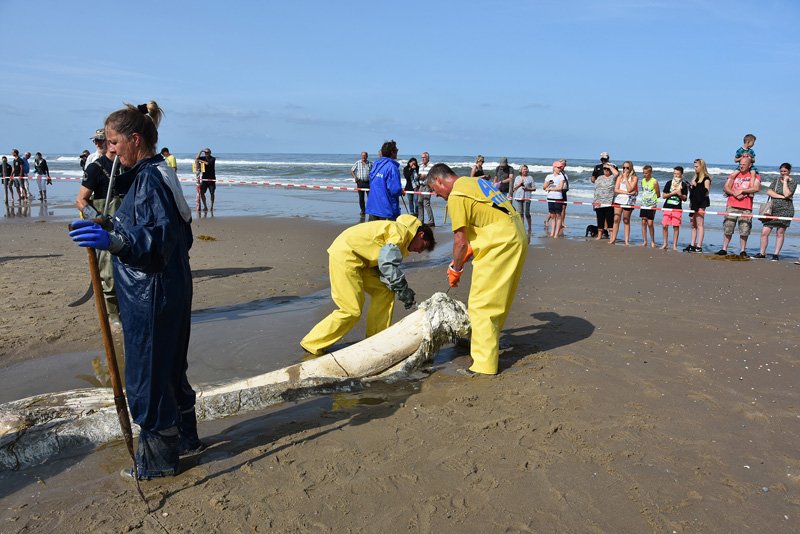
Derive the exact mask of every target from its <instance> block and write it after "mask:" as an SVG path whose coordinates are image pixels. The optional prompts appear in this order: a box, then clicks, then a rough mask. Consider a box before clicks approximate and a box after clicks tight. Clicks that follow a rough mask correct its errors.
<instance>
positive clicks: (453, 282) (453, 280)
mask: <svg viewBox="0 0 800 534" xmlns="http://www.w3.org/2000/svg"><path fill="white" fill-rule="evenodd" d="M463 272H464V269H461V270H460V271H456V270H455V269H453V263H452V262H451V263H450V265H449V266H448V267H447V278H448V279H449V280H450V287H458V281H459V280H460V279H461V275H462V274H463Z"/></svg>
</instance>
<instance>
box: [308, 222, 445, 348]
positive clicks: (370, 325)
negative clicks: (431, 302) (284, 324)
mask: <svg viewBox="0 0 800 534" xmlns="http://www.w3.org/2000/svg"><path fill="white" fill-rule="evenodd" d="M435 245H436V240H435V239H434V237H433V231H432V230H431V229H430V227H429V226H428V225H425V224H422V223H421V222H420V220H419V219H417V218H416V217H414V216H413V215H400V216H399V217H398V218H397V220H396V221H372V222H367V223H361V224H358V225H356V226H353V227H351V228H348V229H347V230H345V231H344V232H342V233H341V234H339V237H337V238H336V239H335V240H334V241H333V244H331V246H330V248H329V249H328V266H329V269H328V270H329V271H330V277H331V297H333V302H334V303H336V305H337V306H338V307H339V309H338V310H336V311H334V312H332V313H331V314H330V315H328V316H327V317H326V318H325V319H323V320H322V321H320V322H319V323H318V324H317V326H315V327H314V328H313V329H312V330H311V332H309V333H308V334H307V335H306V337H304V338H303V340H302V341H300V345H301V346H302V347H303V348H304V349H305V350H307V351H308V352H310V353H312V354H316V355H319V354H324V353H325V351H326V349H327V348H328V347H330V346H331V345H333V344H334V343H336V342H337V341H339V340H340V339H342V337H344V335H345V334H346V333H347V332H349V331H350V329H351V328H353V327H354V326H355V325H356V323H358V320H359V318H360V317H361V309H362V308H363V307H364V293H367V294H368V295H369V296H370V304H369V310H368V311H367V337H369V336H372V335H374V334H377V333H378V332H380V331H382V330H386V329H387V328H388V327H389V325H390V324H391V322H392V312H393V311H394V295H395V293H396V294H397V296H398V298H399V299H400V300H401V301H402V302H403V304H404V305H405V308H406V309H409V308H411V307H412V306H413V305H414V294H415V293H414V291H412V289H411V288H410V287H408V282H407V281H406V278H405V275H404V274H403V272H402V271H401V270H400V262H402V261H403V258H404V257H406V256H408V253H409V252H423V251H425V250H428V251H430V250H433V247H434V246H435Z"/></svg>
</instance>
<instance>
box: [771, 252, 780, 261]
mask: <svg viewBox="0 0 800 534" xmlns="http://www.w3.org/2000/svg"><path fill="white" fill-rule="evenodd" d="M780 259H781V257H780V256H778V255H777V254H773V255H772V261H779V260H780Z"/></svg>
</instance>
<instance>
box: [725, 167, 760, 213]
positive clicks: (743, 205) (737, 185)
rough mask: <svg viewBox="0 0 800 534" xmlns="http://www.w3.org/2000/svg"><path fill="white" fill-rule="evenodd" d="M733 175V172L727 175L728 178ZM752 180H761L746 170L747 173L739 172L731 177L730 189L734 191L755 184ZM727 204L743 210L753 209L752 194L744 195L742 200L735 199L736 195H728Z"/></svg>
mask: <svg viewBox="0 0 800 534" xmlns="http://www.w3.org/2000/svg"><path fill="white" fill-rule="evenodd" d="M731 176H733V173H731V174H730V176H728V179H730V177H731ZM752 180H756V181H757V182H761V179H760V178H759V177H758V175H757V174H755V173H753V172H752V171H751V172H748V173H747V174H741V173H740V174H739V176H737V177H736V178H734V179H733V184H732V185H731V189H733V190H734V191H740V190H742V189H747V188H749V187H751V185H755V184H753V183H751V182H752ZM728 206H730V207H732V208H740V209H745V210H752V209H753V194H752V193H750V194H748V195H747V196H745V197H744V198H743V199H742V200H737V199H736V197H733V196H730V197H728Z"/></svg>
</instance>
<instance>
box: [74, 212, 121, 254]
mask: <svg viewBox="0 0 800 534" xmlns="http://www.w3.org/2000/svg"><path fill="white" fill-rule="evenodd" d="M72 228H73V230H72V231H71V232H70V233H69V236H70V237H71V238H72V240H73V241H75V242H76V243H78V246H81V247H92V248H95V249H97V250H108V247H110V246H111V239H109V237H108V232H106V231H105V230H103V229H102V228H101V227H100V225H99V224H97V223H95V222H92V221H87V220H84V219H79V220H77V221H72Z"/></svg>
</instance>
